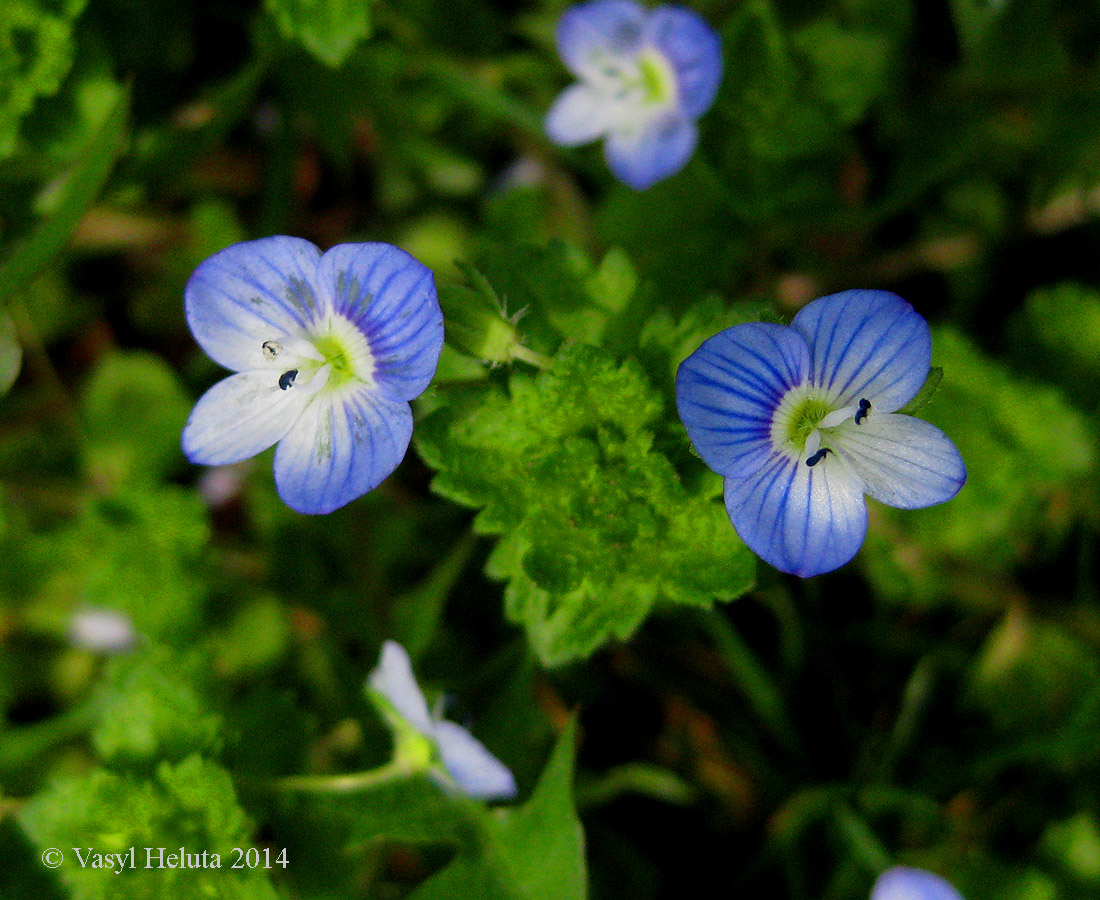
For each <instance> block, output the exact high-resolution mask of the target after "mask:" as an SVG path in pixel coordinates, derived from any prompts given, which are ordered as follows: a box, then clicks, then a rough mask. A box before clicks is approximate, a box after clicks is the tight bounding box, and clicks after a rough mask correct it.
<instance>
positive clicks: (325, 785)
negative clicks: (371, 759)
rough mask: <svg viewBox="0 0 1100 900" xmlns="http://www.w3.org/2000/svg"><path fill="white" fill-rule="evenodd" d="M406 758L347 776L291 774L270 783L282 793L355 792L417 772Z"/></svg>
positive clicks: (398, 779) (350, 773) (407, 776)
mask: <svg viewBox="0 0 1100 900" xmlns="http://www.w3.org/2000/svg"><path fill="white" fill-rule="evenodd" d="M417 771H418V770H417V769H414V768H412V767H411V766H409V765H408V763H406V762H405V761H403V760H397V759H394V760H391V761H390V762H388V763H386V764H385V765H384V766H379V767H378V768H377V769H367V770H366V771H364V772H348V773H346V774H344V775H288V776H285V777H283V778H278V779H276V780H275V781H274V782H272V783H271V786H272V787H273V788H274V789H275V790H277V791H281V792H298V791H304V792H315V793H330V794H344V793H350V792H352V791H364V790H369V789H371V788H374V787H378V786H379V785H382V784H388V783H390V782H391V781H400V780H401V779H403V778H409V777H411V776H412V775H414V774H416V772H417Z"/></svg>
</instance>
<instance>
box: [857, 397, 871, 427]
mask: <svg viewBox="0 0 1100 900" xmlns="http://www.w3.org/2000/svg"><path fill="white" fill-rule="evenodd" d="M870 411H871V401H870V400H867V399H861V400H860V401H859V409H857V410H856V424H857V425H859V424H860V423H861V422H862V421H863V420H864V419H866V418H867V413H869V412H870Z"/></svg>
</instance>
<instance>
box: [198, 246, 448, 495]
mask: <svg viewBox="0 0 1100 900" xmlns="http://www.w3.org/2000/svg"><path fill="white" fill-rule="evenodd" d="M184 299H185V305H186V310H187V322H188V324H189V325H190V326H191V331H192V333H193V334H194V335H195V339H196V340H197V341H198V342H199V344H200V345H201V346H202V348H203V350H205V351H206V352H207V354H208V355H209V356H210V358H211V359H213V360H214V361H215V362H217V363H219V364H220V365H223V366H225V367H226V368H227V369H232V370H233V371H234V372H235V373H236V374H235V375H230V376H229V377H228V378H226V379H224V380H222V381H220V382H218V383H217V384H216V385H214V386H213V387H212V388H210V390H208V391H207V392H206V393H205V394H204V395H203V396H202V397H201V398H200V399H199V402H198V403H197V404H196V405H195V408H194V410H193V411H192V413H191V417H190V418H189V419H188V420H187V425H186V427H185V428H184V430H183V450H184V453H185V454H186V455H187V458H188V459H190V460H191V462H193V463H198V464H200V465H205V466H221V465H227V464H229V463H235V462H239V461H240V460H243V459H247V458H248V457H250V456H255V455H256V454H257V453H260V452H261V451H263V450H266V449H267V448H268V447H270V446H271V445H272V444H275V443H278V445H279V446H278V448H277V449H276V451H275V484H276V486H277V487H278V490H279V496H280V497H282V499H283V501H284V502H285V503H286V504H287V506H289V507H290V508H291V509H295V510H297V511H298V512H303V513H327V512H332V510H334V509H336V508H338V507H340V506H343V505H344V504H345V503H349V502H351V501H352V500H354V499H355V498H356V497H360V496H362V495H363V494H365V493H366V492H367V491H370V490H372V489H373V488H375V487H377V486H378V484H379V483H380V482H381V481H382V480H383V479H384V478H386V476H388V475H389V474H390V473H391V472H392V471H393V470H394V469H396V468H397V465H398V463H400V462H401V460H402V458H403V457H404V456H405V451H406V450H407V449H408V446H409V439H410V438H411V437H412V410H411V409H410V408H409V401H410V400H412V399H413V398H414V397H416V396H418V395H419V394H420V393H422V392H423V390H424V389H425V388H426V387H427V386H428V383H429V382H430V381H431V379H432V376H433V375H434V374H435V367H436V364H437V363H438V361H439V353H440V351H441V350H442V348H443V314H442V313H441V312H440V309H439V302H438V300H437V299H436V292H435V283H434V281H433V280H432V273H431V272H430V271H429V270H428V269H427V268H426V267H424V266H423V265H421V264H420V263H419V262H417V261H416V260H415V259H413V258H412V257H411V256H409V255H408V254H407V253H405V252H404V251H402V250H398V249H397V248H396V247H391V246H390V245H389V244H340V245H339V246H337V247H333V248H332V249H331V250H329V251H328V252H327V253H325V254H324V255H322V254H321V251H320V250H318V249H317V248H316V247H315V246H314V245H313V244H311V243H309V241H304V240H302V239H300V238H293V237H269V238H263V239H261V240H258V241H246V242H245V243H242V244H235V245H233V246H232V247H228V248H226V249H225V250H222V251H221V252H219V253H215V254H214V255H213V256H211V257H210V258H209V259H207V260H206V261H204V262H203V263H202V264H200V265H199V267H198V268H197V269H195V272H194V274H193V275H192V276H191V279H190V280H189V281H188V282H187V288H186V290H185V294H184Z"/></svg>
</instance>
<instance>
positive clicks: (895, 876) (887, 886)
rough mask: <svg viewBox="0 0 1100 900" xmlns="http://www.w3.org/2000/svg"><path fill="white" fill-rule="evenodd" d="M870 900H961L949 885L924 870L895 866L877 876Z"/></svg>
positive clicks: (937, 876)
mask: <svg viewBox="0 0 1100 900" xmlns="http://www.w3.org/2000/svg"><path fill="white" fill-rule="evenodd" d="M871 900H963V898H962V896H961V895H960V894H959V892H958V891H956V890H955V889H954V888H953V887H952V886H951V885H950V884H948V883H947V882H946V881H944V880H943V879H942V878H940V876H939V875H934V874H932V873H931V872H926V871H924V869H910V868H908V867H906V866H895V867H894V868H892V869H887V870H886V871H885V872H883V873H882V875H881V876H879V879H878V881H876V882H875V886H874V888H873V889H872V890H871Z"/></svg>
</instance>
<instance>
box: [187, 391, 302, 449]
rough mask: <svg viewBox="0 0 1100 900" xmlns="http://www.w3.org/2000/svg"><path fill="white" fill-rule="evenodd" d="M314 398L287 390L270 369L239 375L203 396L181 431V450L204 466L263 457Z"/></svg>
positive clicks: (300, 392)
mask: <svg viewBox="0 0 1100 900" xmlns="http://www.w3.org/2000/svg"><path fill="white" fill-rule="evenodd" d="M311 396H312V394H311V393H310V392H309V391H306V390H301V389H300V388H298V389H295V388H292V389H291V390H288V391H284V390H280V388H279V376H278V374H277V373H275V372H272V371H252V372H238V373H237V374H236V375H230V376H229V377H228V378H223V379H222V380H221V381H219V382H218V383H217V384H215V385H214V386H213V387H212V388H210V390H208V391H207V392H206V393H205V394H203V395H202V396H201V397H200V398H199V402H198V403H196V404H195V408H194V409H193V410H191V415H190V417H189V418H188V419H187V424H186V425H185V426H184V429H183V452H184V454H185V455H186V456H187V458H188V459H189V460H191V462H193V463H196V464H198V465H200V466H224V465H228V464H229V463H235V462H240V461H241V460H242V459H248V458H249V457H250V456H255V455H256V454H257V453H261V452H263V451H264V450H266V449H267V448H268V447H270V446H271V445H272V444H274V443H275V442H276V441H278V440H280V439H281V438H282V437H283V435H285V434H286V433H287V432H288V431H290V429H291V428H292V427H293V426H294V423H295V422H297V421H298V419H299V417H300V416H301V415H302V411H303V410H304V409H305V407H306V404H308V403H309V400H310V397H311Z"/></svg>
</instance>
